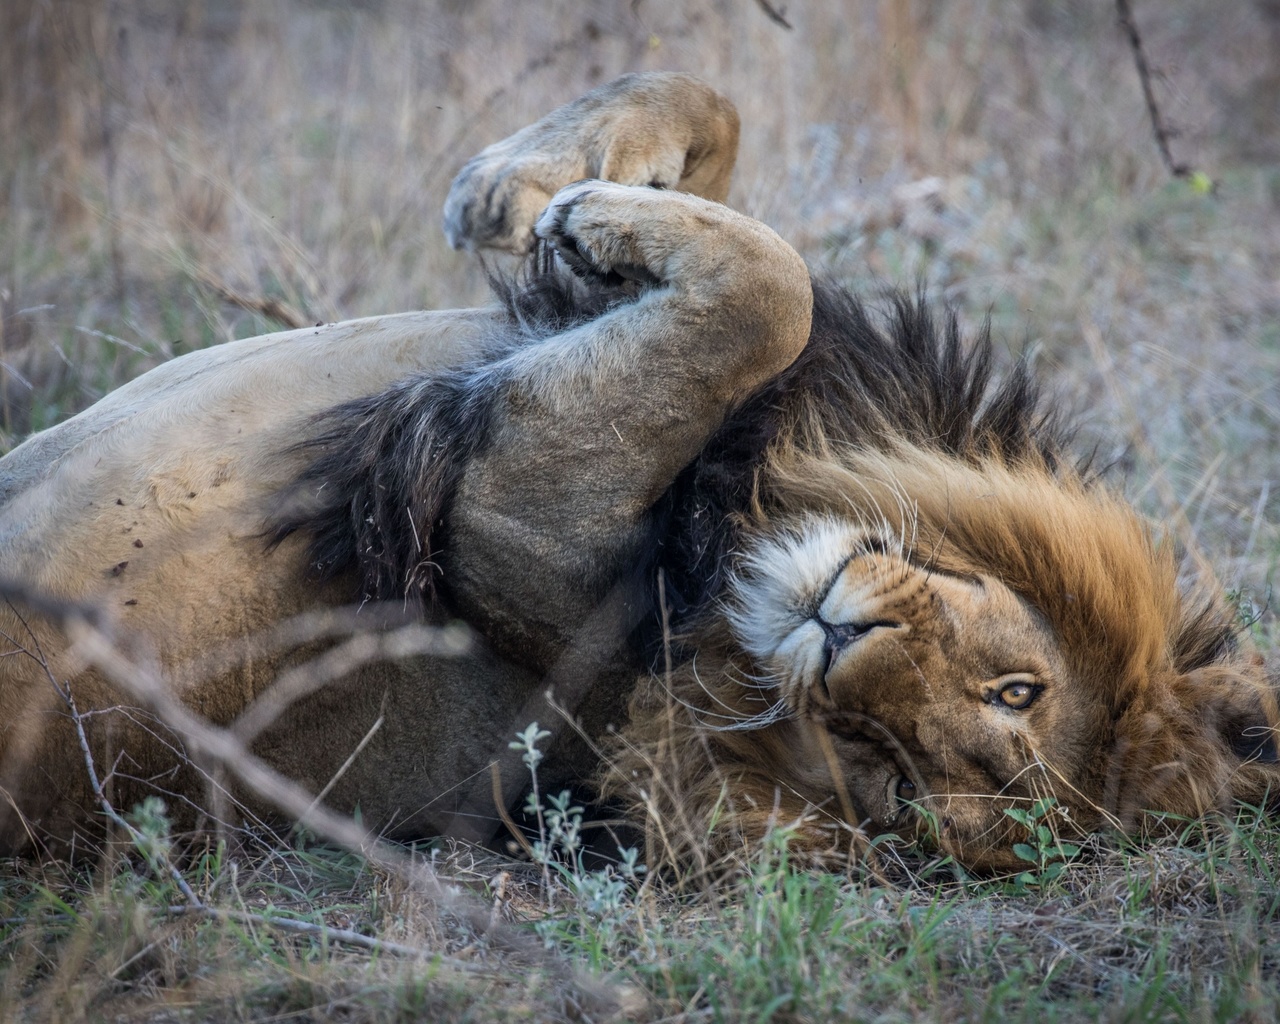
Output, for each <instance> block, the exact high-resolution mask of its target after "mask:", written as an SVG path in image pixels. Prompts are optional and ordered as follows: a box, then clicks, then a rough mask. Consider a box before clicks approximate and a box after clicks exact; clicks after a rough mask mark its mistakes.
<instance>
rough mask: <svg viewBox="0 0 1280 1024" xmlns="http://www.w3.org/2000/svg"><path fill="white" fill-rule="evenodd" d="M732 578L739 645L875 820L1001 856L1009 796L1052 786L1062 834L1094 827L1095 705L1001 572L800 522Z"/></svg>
mask: <svg viewBox="0 0 1280 1024" xmlns="http://www.w3.org/2000/svg"><path fill="white" fill-rule="evenodd" d="M734 590H735V593H734V597H733V602H732V606H733V610H732V611H731V613H730V621H731V626H732V628H733V630H734V633H735V634H736V636H737V638H738V641H739V642H740V643H741V644H742V646H743V648H744V649H745V650H746V651H747V653H748V654H749V655H750V656H751V658H752V660H753V662H754V663H755V665H756V666H757V667H758V668H759V669H760V670H761V672H762V674H763V676H764V678H765V679H767V680H768V681H769V682H771V683H772V684H773V685H774V686H776V688H777V693H778V695H779V697H780V699H781V700H782V701H783V702H785V705H786V707H787V709H788V710H789V711H790V712H791V713H793V714H794V715H796V716H799V717H800V718H802V719H804V720H807V721H809V722H811V723H813V724H814V725H817V726H819V727H825V730H826V732H827V734H828V736H829V737H830V740H831V742H830V749H831V752H832V754H833V755H834V757H835V758H836V759H837V761H838V764H839V774H840V775H841V776H842V778H840V779H839V780H837V782H836V788H837V789H839V787H841V786H843V787H844V788H845V789H846V790H847V793H846V794H845V795H846V796H847V800H848V802H849V803H850V804H851V805H852V808H853V810H854V813H855V814H856V815H857V816H858V817H859V818H860V819H861V823H863V824H865V825H866V826H867V827H869V828H871V829H872V830H873V831H894V832H898V833H899V834H912V833H929V832H933V831H934V830H936V835H935V838H936V840H937V841H938V842H939V844H940V845H941V847H942V848H943V849H945V850H946V851H947V852H949V853H951V854H953V855H954V856H955V857H956V859H957V860H959V861H960V862H961V863H964V864H966V865H969V866H972V867H980V868H1007V867H1015V866H1017V865H1018V863H1019V861H1018V859H1017V858H1016V857H1014V856H1013V854H1012V845H1013V843H1014V842H1016V841H1018V839H1019V838H1020V837H1021V836H1020V834H1019V832H1018V826H1016V825H1015V823H1014V822H1013V820H1012V819H1011V818H1010V817H1009V816H1008V815H1006V814H1005V813H1004V812H1005V811H1006V810H1007V809H1009V808H1013V807H1019V806H1021V807H1024V808H1025V807H1026V806H1027V805H1029V804H1030V802H1031V801H1032V800H1034V799H1035V798H1036V797H1038V796H1044V795H1050V794H1052V795H1054V796H1055V797H1056V798H1057V800H1058V804H1059V809H1060V812H1062V813H1064V817H1063V818H1062V819H1061V820H1060V821H1059V822H1058V823H1057V824H1058V826H1059V829H1060V830H1062V829H1065V831H1067V832H1073V831H1074V830H1075V828H1076V827H1085V828H1088V827H1096V825H1097V824H1098V814H1097V807H1096V801H1098V800H1100V799H1101V796H1102V794H1101V793H1100V792H1093V790H1096V789H1097V788H1098V786H1097V785H1096V780H1097V779H1099V778H1101V777H1102V776H1103V775H1105V766H1103V768H1102V770H1099V766H1098V764H1097V761H1098V759H1099V756H1100V753H1099V743H1100V741H1101V740H1102V738H1103V736H1104V734H1105V728H1104V726H1103V723H1101V722H1099V721H1098V720H1097V718H1098V715H1097V712H1098V710H1099V709H1098V707H1097V705H1098V701H1097V700H1096V699H1090V698H1089V696H1088V694H1089V692H1090V691H1091V689H1092V687H1091V686H1090V682H1089V680H1087V679H1080V678H1077V676H1078V675H1079V674H1080V669H1079V667H1078V666H1079V665H1080V663H1081V662H1080V659H1079V658H1074V657H1071V656H1070V652H1065V651H1064V650H1063V643H1062V640H1061V639H1060V638H1059V636H1058V635H1057V633H1056V632H1055V630H1054V629H1053V627H1052V625H1051V624H1050V622H1049V621H1048V619H1047V618H1046V617H1045V615H1044V614H1042V613H1041V612H1040V611H1038V610H1037V609H1036V608H1035V607H1033V606H1032V605H1031V604H1030V603H1029V602H1028V601H1027V600H1026V599H1024V598H1023V597H1021V596H1019V595H1018V594H1017V593H1015V592H1014V591H1013V590H1012V589H1010V588H1009V587H1008V586H1006V585H1005V584H1004V583H1002V582H1001V580H1000V579H998V578H996V577H995V576H994V575H992V574H990V573H984V572H972V573H970V572H956V571H949V570H948V569H947V568H945V567H943V566H942V565H939V564H930V560H928V559H922V558H920V557H918V556H917V554H916V553H915V552H913V551H912V550H910V548H909V546H908V545H906V544H904V543H903V542H902V541H901V540H900V539H899V538H898V537H896V536H894V535H893V533H892V532H891V531H889V530H888V529H886V528H884V527H880V528H874V529H872V528H867V527H865V526H859V525H857V524H855V523H851V522H844V521H841V520H839V519H837V518H833V517H825V516H824V517H806V518H804V519H802V520H800V521H799V522H797V523H795V524H793V525H792V526H791V527H789V528H787V529H784V530H782V531H780V532H777V533H774V534H773V535H771V536H769V537H766V538H764V539H761V540H760V541H759V542H758V543H757V545H756V547H755V549H754V550H753V552H752V553H751V554H750V556H749V557H748V558H747V559H746V561H745V564H744V569H743V572H742V574H741V575H740V576H739V578H738V579H737V581H736V583H735V588H734ZM1073 665H1074V666H1076V667H1075V668H1074V669H1073ZM1103 759H1104V760H1105V755H1104V756H1103Z"/></svg>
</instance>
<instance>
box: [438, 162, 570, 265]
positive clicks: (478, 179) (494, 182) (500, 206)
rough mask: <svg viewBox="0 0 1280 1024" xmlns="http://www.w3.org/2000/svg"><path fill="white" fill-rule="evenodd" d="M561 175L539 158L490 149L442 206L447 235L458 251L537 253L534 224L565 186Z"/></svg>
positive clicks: (470, 166) (470, 165) (457, 182)
mask: <svg viewBox="0 0 1280 1024" xmlns="http://www.w3.org/2000/svg"><path fill="white" fill-rule="evenodd" d="M563 180H564V179H563V178H562V177H561V176H560V173H559V169H558V168H556V167H554V166H550V165H548V164H547V163H546V162H545V161H542V160H539V159H537V158H532V159H531V158H519V157H514V156H511V155H510V154H509V153H507V151H506V149H505V148H504V147H502V146H491V147H490V148H489V149H486V150H485V151H484V152H483V153H481V154H480V155H479V156H477V157H476V158H475V159H473V160H472V161H471V162H470V163H468V164H467V165H466V166H465V167H464V168H463V169H462V171H461V172H459V174H458V176H457V177H456V178H455V179H454V181H453V184H452V185H451V186H450V188H449V195H448V197H447V198H446V199H445V202H444V233H445V237H446V238H447V239H448V240H449V244H450V245H451V246H452V247H453V248H454V249H466V250H468V251H474V250H477V249H502V250H505V251H506V252H512V253H517V254H522V253H526V252H528V251H529V250H530V249H532V248H533V243H534V236H533V224H534V222H535V221H536V220H537V219H538V215H539V214H540V213H541V212H542V211H543V210H544V209H545V208H546V205H547V203H548V201H549V200H550V199H551V197H552V195H554V194H555V191H556V188H557V187H558V186H559V185H560V184H561V183H562V182H563Z"/></svg>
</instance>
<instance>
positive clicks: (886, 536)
mask: <svg viewBox="0 0 1280 1024" xmlns="http://www.w3.org/2000/svg"><path fill="white" fill-rule="evenodd" d="M903 324H904V321H903V320H902V319H901V318H900V319H899V322H898V323H897V325H896V333H895V331H894V329H892V328H891V331H890V334H889V335H888V336H887V337H886V336H881V338H880V340H881V341H882V342H883V343H884V344H886V345H889V346H894V345H896V346H897V348H898V349H899V350H905V349H907V348H909V347H910V346H909V345H908V344H907V340H909V339H908V335H909V334H911V333H912V332H910V331H904V328H903ZM917 326H918V325H917ZM926 326H927V325H926ZM925 333H930V332H928V331H926V332H925ZM915 334H916V335H919V334H920V332H919V331H916V332H915ZM918 340H919V338H918V337H917V341H918ZM864 341H865V339H864ZM948 344H950V345H951V346H952V347H954V346H955V345H956V344H958V342H957V340H956V338H955V337H954V336H953V337H952V338H951V339H950V342H949V343H946V342H939V341H938V339H937V338H934V340H933V342H931V343H930V345H940V346H941V347H942V348H943V349H945V348H947V346H948ZM981 346H982V343H981V342H980V343H979V349H981ZM863 347H865V345H864V346H863ZM929 348H930V346H922V347H919V349H918V351H919V352H926V351H928V350H929ZM935 351H936V349H935ZM937 363H938V365H942V364H943V363H945V359H943V360H938V361H937ZM855 364H856V360H855ZM957 365H958V364H957ZM857 374H858V369H857V367H856V365H855V366H854V369H853V371H852V372H851V373H850V374H848V377H849V378H850V379H852V378H854V377H856V376H857ZM945 376H946V374H945V373H939V374H938V375H936V377H935V380H934V384H935V385H936V386H937V388H942V387H943V384H942V382H943V380H944V378H945ZM953 376H954V377H955V379H954V380H953V382H952V383H953V385H955V386H957V387H960V386H961V385H960V384H959V383H958V381H959V380H960V379H961V378H965V377H968V378H969V380H970V383H972V382H973V376H972V375H971V374H967V373H966V372H959V373H955V374H953ZM978 376H979V377H982V375H981V374H979V375H978ZM897 378H898V379H899V380H901V379H904V378H905V379H908V380H909V379H910V378H911V374H910V373H899V374H898V375H897ZM980 384H981V386H980V388H979V389H978V390H980V391H982V392H983V394H981V395H975V394H974V389H972V388H969V387H968V386H967V385H966V386H965V387H963V388H962V390H966V391H967V393H968V394H969V395H970V398H972V399H973V400H972V401H964V402H957V403H953V405H954V406H956V407H959V408H968V409H969V410H970V412H969V420H968V427H957V428H956V433H955V435H954V437H953V439H952V440H951V441H949V442H946V443H940V442H938V441H937V440H936V438H937V437H938V436H942V433H943V432H942V430H941V429H940V428H941V423H942V422H943V421H944V420H945V421H946V422H948V423H951V425H952V426H953V427H956V425H955V423H953V422H952V419H951V418H952V417H953V415H954V414H955V409H954V408H952V409H951V410H950V411H948V410H947V408H946V407H947V403H946V402H945V401H938V402H935V403H934V406H935V409H936V410H937V413H936V415H935V422H934V430H933V433H934V437H933V438H931V437H930V436H929V434H930V426H929V422H928V414H924V415H922V416H920V417H919V419H918V421H907V422H906V423H905V425H904V419H903V417H902V416H901V415H898V414H895V412H894V410H892V409H886V408H882V409H881V410H880V415H881V419H880V420H878V421H877V422H876V425H877V426H878V427H879V431H878V432H872V431H870V430H867V429H866V428H865V427H864V426H863V425H862V422H860V423H859V424H858V428H859V429H857V430H854V429H850V428H849V426H848V424H847V423H842V421H840V420H839V419H833V417H831V416H817V417H814V416H811V415H808V414H801V415H798V416H797V417H796V418H795V419H793V420H792V421H791V422H790V425H789V426H784V427H783V428H781V429H779V430H778V431H776V432H775V433H774V435H773V437H772V440H771V442H770V447H769V450H768V453H767V455H766V456H765V457H764V458H763V460H761V462H760V463H758V464H757V471H756V474H755V476H754V478H753V486H752V489H751V498H750V500H749V501H746V502H744V503H743V504H742V505H741V506H740V507H739V508H737V509H735V510H734V511H733V512H732V513H731V518H732V520H733V523H734V526H733V527H732V529H731V530H730V531H729V532H731V533H732V535H733V537H734V541H733V550H732V551H727V552H725V553H724V561H725V568H724V571H723V572H722V573H721V574H720V582H719V584H718V589H717V597H716V599H715V600H713V601H709V602H707V603H706V604H705V605H704V608H703V610H702V613H701V615H700V616H695V617H694V619H693V625H692V626H691V628H690V629H688V630H687V632H686V634H685V635H684V636H683V638H682V639H681V644H680V649H681V650H683V652H684V653H685V654H686V655H688V656H689V660H687V661H685V662H683V663H679V662H677V664H676V665H674V666H673V668H672V671H671V672H670V673H669V674H666V675H664V676H663V677H662V678H659V679H658V680H656V681H655V683H653V684H651V685H650V686H649V687H648V689H646V690H643V691H642V693H641V696H640V697H639V698H638V700H637V703H636V706H635V708H634V711H633V721H632V725H631V727H630V732H629V734H628V737H627V738H628V740H629V741H630V742H629V744H628V745H625V747H624V749H623V750H622V753H621V754H620V760H619V766H620V767H621V768H622V769H623V772H622V776H625V777H622V776H619V775H617V774H615V781H614V782H613V783H612V786H613V788H614V789H615V790H616V789H619V788H620V787H619V782H622V783H625V784H626V785H628V786H630V787H631V788H632V789H633V790H635V789H640V790H643V793H644V796H643V799H642V800H641V801H638V804H639V805H640V807H641V809H642V810H643V811H644V812H646V813H648V814H650V815H651V816H652V815H653V814H654V813H655V811H656V812H657V813H659V814H662V813H665V814H667V815H668V816H669V817H670V818H671V819H672V821H669V822H667V823H666V824H665V826H664V830H660V831H662V838H663V840H664V841H666V842H670V841H671V834H672V832H673V831H675V829H676V827H677V825H679V823H680V822H681V821H683V825H684V827H686V828H688V829H689V830H691V831H692V832H693V833H695V834H696V833H699V832H705V830H711V831H713V832H715V831H718V832H719V834H720V836H721V841H720V842H719V843H713V845H714V846H717V847H718V848H719V849H721V850H723V849H725V847H726V843H725V841H724V840H725V838H726V837H728V838H729V840H730V842H732V837H734V836H739V835H741V836H743V837H745V838H748V839H750V838H752V837H753V834H755V833H758V832H759V831H760V830H762V829H767V828H769V827H772V826H778V825H791V824H795V823H797V822H799V826H798V829H799V831H798V835H799V836H801V837H802V838H803V841H804V843H805V845H806V846H807V847H809V848H812V849H815V850H818V851H820V850H821V849H823V848H827V847H830V846H832V845H833V844H834V845H836V846H837V847H838V846H840V844H841V840H840V839H839V838H838V837H839V835H840V834H841V833H842V832H843V833H845V834H848V835H852V833H849V832H848V829H849V826H853V827H855V828H860V829H862V830H863V831H867V832H873V833H879V832H896V833H898V834H900V835H919V836H922V837H925V838H929V839H931V840H932V841H933V842H935V843H936V844H937V845H938V846H939V847H941V848H942V849H943V850H945V851H946V852H948V853H950V854H952V855H953V856H955V858H956V859H957V860H958V861H960V862H961V863H963V864H965V865H968V866H970V867H979V868H1005V867H1015V866H1017V865H1018V864H1019V863H1020V862H1019V860H1018V858H1016V857H1015V856H1014V854H1013V852H1012V847H1013V845H1014V844H1015V843H1018V842H1020V841H1023V840H1024V839H1025V838H1026V830H1025V827H1024V826H1021V825H1019V824H1018V823H1017V822H1016V821H1015V820H1014V819H1013V818H1012V817H1010V816H1009V815H1007V814H1005V813H1004V812H1005V811H1006V810H1009V809H1012V808H1018V807H1022V808H1023V809H1026V808H1028V807H1029V806H1030V805H1031V804H1032V802H1033V801H1034V800H1035V799H1036V798H1039V797H1043V796H1052V797H1053V798H1054V799H1055V801H1056V806H1057V809H1058V810H1057V815H1060V817H1057V815H1056V821H1055V827H1056V829H1057V830H1059V831H1065V832H1067V833H1068V834H1071V833H1078V832H1082V831H1092V830H1096V829H1098V828H1100V827H1107V826H1112V827H1120V828H1131V827H1133V826H1135V825H1136V824H1138V823H1139V821H1140V820H1141V819H1142V812H1144V811H1160V812H1170V813H1173V814H1178V815H1202V814H1204V813H1205V812H1207V811H1211V810H1214V809H1219V808H1225V807H1227V806H1229V805H1230V804H1231V803H1232V801H1234V800H1244V801H1249V802H1255V803H1256V802H1261V801H1263V800H1265V799H1267V795H1268V790H1269V786H1270V785H1271V784H1272V783H1275V782H1280V771H1277V769H1276V768H1275V767H1274V766H1275V763H1276V760H1277V753H1276V743H1275V740H1274V738H1273V729H1274V727H1275V725H1276V722H1277V717H1276V713H1275V700H1274V695H1273V690H1272V687H1271V685H1270V684H1269V682H1268V680H1267V678H1266V673H1265V669H1264V668H1263V666H1262V662H1261V659H1260V658H1258V657H1257V656H1256V654H1255V653H1254V652H1253V651H1252V650H1251V649H1250V647H1249V646H1248V644H1247V643H1246V642H1243V641H1241V640H1240V638H1238V636H1237V633H1238V624H1237V622H1236V616H1235V613H1234V610H1233V609H1232V608H1231V607H1230V605H1228V604H1227V603H1226V602H1225V601H1224V600H1222V599H1221V598H1220V597H1218V596H1216V595H1217V594H1218V588H1216V587H1215V586H1211V585H1206V584H1200V585H1191V584H1187V583H1186V582H1185V581H1183V580H1181V579H1180V577H1179V564H1178V559H1177V557H1176V555H1175V552H1174V550H1173V547H1172V545H1171V544H1170V543H1167V542H1160V541H1158V540H1157V539H1156V538H1155V537H1154V535H1153V533H1152V530H1151V527H1150V526H1149V524H1148V523H1147V521H1146V520H1145V519H1144V518H1143V517H1142V516H1141V515H1140V514H1139V513H1138V512H1136V511H1135V510H1134V509H1133V507H1132V506H1131V505H1130V504H1129V503H1127V502H1126V501H1124V500H1123V499H1122V498H1120V497H1118V496H1117V495H1115V494H1114V493H1113V492H1112V490H1111V489H1110V488H1108V487H1107V486H1105V485H1103V484H1102V483H1100V482H1098V481H1097V480H1096V479H1094V478H1093V477H1092V476H1091V474H1090V473H1089V472H1088V471H1087V470H1082V469H1080V468H1077V467H1075V466H1073V465H1071V464H1069V463H1068V462H1066V461H1065V460H1064V459H1063V458H1061V457H1060V452H1061V450H1062V448H1061V445H1060V443H1059V440H1060V437H1061V431H1059V430H1058V428H1056V427H1054V428H1049V427H1047V426H1045V425H1044V421H1043V420H1040V421H1037V416H1036V414H1035V411H1034V409H1035V404H1036V403H1035V401H1034V400H1029V403H1028V404H1026V405H1025V406H1024V407H1023V408H1022V409H1021V410H1020V411H1018V413H1017V414H1016V415H1011V416H1007V417H1006V416H1003V414H1002V413H1001V412H1000V408H1001V405H1002V402H1004V401H1005V399H1007V398H1008V394H1007V392H1008V390H1009V388H1011V387H1012V388H1013V390H1015V391H1016V390H1018V388H1019V387H1021V385H1019V384H1017V383H1016V382H1013V383H1010V382H1008V381H1006V383H1005V385H1004V388H1005V398H1002V397H1001V395H1000V393H998V389H994V390H995V391H996V392H997V393H995V394H994V395H993V393H992V392H993V389H992V388H990V387H989V386H988V383H987V381H986V380H985V379H982V380H981V382H980ZM906 397H908V398H909V397H911V396H906ZM914 397H915V398H916V400H917V401H916V403H915V404H917V405H918V406H920V407H927V406H928V405H929V404H930V403H929V402H928V401H927V400H925V398H926V396H923V395H916V396H914ZM1024 397H1025V396H1024ZM830 399H831V396H830V395H829V394H827V395H824V398H823V401H824V403H826V402H829V401H830ZM1014 404H1016V403H1014V402H1013V401H1012V400H1011V399H1010V400H1009V401H1008V402H1007V406H1008V407H1006V408H1005V409H1004V413H1008V412H1010V408H1009V407H1011V406H1012V405H1014ZM981 410H985V412H983V411H981ZM753 415H754V414H753ZM895 415H898V419H897V421H896V422H895V420H894V417H895ZM910 415H912V416H914V415H916V414H914V413H912V414H910ZM984 417H985V418H986V419H985V421H984ZM1002 420H1003V421H1004V426H1003V427H1002V428H997V427H994V426H991V424H995V423H999V422H1000V421H1002ZM984 422H986V423H987V426H983V423H984ZM1002 431H1003V432H1002ZM1051 435H1053V436H1051ZM695 490H696V488H695ZM665 756H669V757H670V760H668V761H666V762H665V764H666V765H667V766H668V770H666V771H665V774H664V771H663V770H662V768H660V767H659V766H661V765H662V764H663V763H664V762H663V758H664V757H665ZM690 764H692V765H694V766H695V767H693V768H692V769H691V768H689V767H688V765H690ZM637 780H639V781H637ZM699 808H704V809H709V810H708V812H707V813H706V814H701V815H700V814H699V813H698V809H699ZM673 822H674V824H673ZM696 845H697V841H696V840H695V841H691V842H690V843H688V844H685V846H684V848H683V849H681V850H679V851H674V852H678V855H679V856H681V857H683V858H687V856H688V853H689V852H690V850H692V849H693V848H694V847H696Z"/></svg>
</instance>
